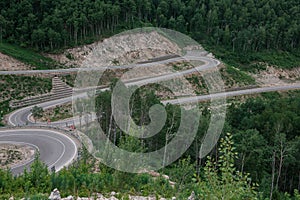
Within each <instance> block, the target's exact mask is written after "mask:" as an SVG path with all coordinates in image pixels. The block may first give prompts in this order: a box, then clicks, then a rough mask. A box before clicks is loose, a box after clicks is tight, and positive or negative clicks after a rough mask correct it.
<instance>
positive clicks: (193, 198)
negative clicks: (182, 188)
mask: <svg viewBox="0 0 300 200" xmlns="http://www.w3.org/2000/svg"><path fill="white" fill-rule="evenodd" d="M188 200H196V195H195V192H194V191H193V192H192V194H191V195H190V196H189V198H188Z"/></svg>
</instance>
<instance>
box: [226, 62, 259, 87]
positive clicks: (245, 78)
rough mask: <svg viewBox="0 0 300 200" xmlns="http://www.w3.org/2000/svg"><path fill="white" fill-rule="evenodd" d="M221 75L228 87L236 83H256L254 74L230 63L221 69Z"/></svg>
mask: <svg viewBox="0 0 300 200" xmlns="http://www.w3.org/2000/svg"><path fill="white" fill-rule="evenodd" d="M221 75H222V78H223V80H224V81H225V85H226V86H227V87H231V86H234V85H237V86H246V85H255V79H254V78H253V77H252V76H250V75H249V74H247V73H246V72H244V71H242V70H240V69H238V68H235V67H232V66H230V65H226V67H225V68H224V69H222V70H221Z"/></svg>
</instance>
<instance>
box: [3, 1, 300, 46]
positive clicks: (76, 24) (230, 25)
mask: <svg viewBox="0 0 300 200" xmlns="http://www.w3.org/2000/svg"><path fill="white" fill-rule="evenodd" d="M0 7H1V13H0V39H1V40H5V41H8V42H11V43H17V44H19V45H21V46H23V47H29V46H30V47H35V48H37V49H40V50H53V49H56V48H61V47H66V46H72V45H77V44H79V43H86V42H91V41H93V40H95V39H97V38H99V36H100V37H103V36H105V35H110V34H112V33H116V32H119V31H121V30H124V29H130V28H134V27H141V26H158V27H165V28H170V29H175V30H178V31H180V32H183V33H187V34H190V35H191V36H192V37H193V38H195V39H197V40H198V41H200V42H204V43H209V44H211V45H221V46H224V47H227V48H230V49H231V50H232V51H260V50H265V49H277V50H291V49H294V48H299V45H300V37H299V36H300V35H299V33H300V24H299V19H300V8H299V1H298V0H245V1H244V0H237V1H229V0H200V1H197V0H162V1H158V0H152V1H151V0H144V1H141V0H112V1H108V0H56V1H50V0H22V1H20V0H4V1H0Z"/></svg>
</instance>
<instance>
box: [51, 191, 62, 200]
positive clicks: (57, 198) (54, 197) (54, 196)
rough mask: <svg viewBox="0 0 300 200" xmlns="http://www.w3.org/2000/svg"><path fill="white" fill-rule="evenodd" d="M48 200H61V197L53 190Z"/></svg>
mask: <svg viewBox="0 0 300 200" xmlns="http://www.w3.org/2000/svg"><path fill="white" fill-rule="evenodd" d="M48 199H49V200H61V197H60V192H59V191H58V189H57V188H55V189H54V190H53V192H51V194H50V196H49V198H48Z"/></svg>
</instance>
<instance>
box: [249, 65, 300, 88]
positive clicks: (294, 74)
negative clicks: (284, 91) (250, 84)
mask: <svg viewBox="0 0 300 200" xmlns="http://www.w3.org/2000/svg"><path fill="white" fill-rule="evenodd" d="M251 75H252V77H254V78H255V80H256V82H257V83H258V84H259V85H261V86H269V85H285V84H292V83H299V82H300V67H297V68H293V69H289V70H288V69H279V68H275V67H273V66H268V67H267V68H266V70H262V71H259V72H258V73H256V74H251Z"/></svg>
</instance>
